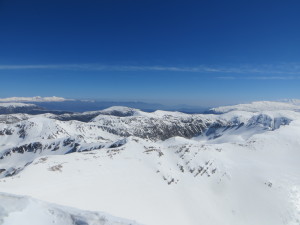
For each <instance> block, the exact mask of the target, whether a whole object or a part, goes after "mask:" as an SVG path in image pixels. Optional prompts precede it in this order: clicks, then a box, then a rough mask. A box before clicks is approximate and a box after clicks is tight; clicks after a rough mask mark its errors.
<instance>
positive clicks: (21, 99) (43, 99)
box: [0, 96, 72, 102]
mask: <svg viewBox="0 0 300 225" xmlns="http://www.w3.org/2000/svg"><path fill="white" fill-rule="evenodd" d="M71 100H72V99H66V98H62V97H56V96H52V97H41V96H35V97H10V98H0V102H63V101H71Z"/></svg>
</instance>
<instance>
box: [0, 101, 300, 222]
mask: <svg viewBox="0 0 300 225" xmlns="http://www.w3.org/2000/svg"><path fill="white" fill-rule="evenodd" d="M99 112H101V113H100V114H99ZM94 113H95V112H88V113H82V114H80V113H78V114H77V116H79V117H80V116H82V115H83V116H85V115H89V116H90V115H91V114H93V115H92V116H91V117H90V118H91V119H90V121H87V122H82V121H79V120H77V119H76V120H71V119H70V118H69V119H66V118H67V117H68V116H69V115H67V114H65V115H60V116H57V115H53V114H43V115H31V116H28V115H23V114H18V115H10V117H7V118H8V119H10V122H2V123H0V176H1V177H2V179H0V191H3V192H9V193H14V194H22V195H23V194H25V195H29V196H33V197H35V198H38V199H42V200H45V201H50V202H54V203H57V204H62V205H69V206H72V207H76V208H81V209H85V210H92V211H105V212H108V213H110V214H113V215H118V216H121V217H124V218H129V219H133V220H137V221H139V222H141V223H143V224H149V225H151V224H155V225H166V224H172V225H182V224H186V225H198V224H207V225H219V224H222V225H253V224H256V225H266V224H272V225H298V224H299V221H300V208H299V206H300V176H299V165H300V161H299V159H300V151H299V149H300V113H299V112H298V111H293V110H270V111H259V112H247V111H230V112H227V113H223V114H219V115H215V114H214V115H212V114H194V115H190V114H184V113H178V112H165V111H155V112H152V113H147V112H143V111H140V110H136V109H129V108H124V107H121V108H120V107H114V108H110V109H108V110H102V111H97V112H96V114H94ZM104 113H106V114H104ZM63 117H64V118H63ZM2 118H4V117H2ZM70 153H72V154H70ZM0 204H1V203H0Z"/></svg>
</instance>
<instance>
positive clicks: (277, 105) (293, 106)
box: [208, 99, 300, 114]
mask: <svg viewBox="0 0 300 225" xmlns="http://www.w3.org/2000/svg"><path fill="white" fill-rule="evenodd" d="M299 102H300V101H299V100H296V99H293V100H285V101H282V102H271V101H259V102H252V103H249V104H239V105H233V106H231V105H230V106H221V107H217V108H212V109H210V110H208V113H216V114H220V113H226V112H230V111H246V112H260V111H277V110H292V111H298V112H299V111H300V104H299Z"/></svg>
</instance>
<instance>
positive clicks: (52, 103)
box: [0, 96, 208, 114]
mask: <svg viewBox="0 0 300 225" xmlns="http://www.w3.org/2000/svg"><path fill="white" fill-rule="evenodd" d="M1 103H27V104H34V105H35V106H36V108H32V111H26V112H25V111H24V113H30V114H36V113H37V112H38V111H44V112H48V111H51V112H52V113H57V114H60V112H59V111H64V112H86V111H96V110H102V109H106V108H109V107H111V106H126V107H130V108H137V109H141V110H143V111H146V112H153V111H155V110H168V111H179V112H185V113H202V112H204V111H205V110H207V109H208V108H207V107H200V106H189V105H183V104H181V105H174V106H166V105H162V104H157V103H146V102H141V101H101V100H78V99H65V98H62V97H55V96H53V97H39V96H37V97H11V98H2V99H0V105H1ZM28 109H29V108H28ZM0 110H1V108H0ZM2 110H3V108H2ZM19 110H21V111H20V112H22V109H21V108H19ZM24 110H25V109H24ZM53 111H56V112H53ZM0 113H5V112H4V111H0Z"/></svg>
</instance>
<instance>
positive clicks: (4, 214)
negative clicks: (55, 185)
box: [0, 193, 138, 225]
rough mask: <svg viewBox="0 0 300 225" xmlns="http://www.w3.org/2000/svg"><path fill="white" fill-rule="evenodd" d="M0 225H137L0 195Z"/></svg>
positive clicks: (91, 213)
mask: <svg viewBox="0 0 300 225" xmlns="http://www.w3.org/2000/svg"><path fill="white" fill-rule="evenodd" d="M0 224H1V225H19V224H23V225H25V224H28V225H29V224H30V225H52V224H56V225H138V224H137V223H136V222H134V221H129V220H126V219H121V218H117V217H113V216H110V215H108V214H106V213H100V212H89V211H83V210H78V209H74V208H70V207H65V206H59V205H55V204H50V203H46V202H42V201H38V200H36V199H33V198H30V197H25V196H17V195H11V194H5V193H0Z"/></svg>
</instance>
